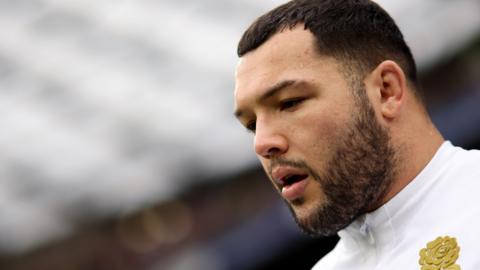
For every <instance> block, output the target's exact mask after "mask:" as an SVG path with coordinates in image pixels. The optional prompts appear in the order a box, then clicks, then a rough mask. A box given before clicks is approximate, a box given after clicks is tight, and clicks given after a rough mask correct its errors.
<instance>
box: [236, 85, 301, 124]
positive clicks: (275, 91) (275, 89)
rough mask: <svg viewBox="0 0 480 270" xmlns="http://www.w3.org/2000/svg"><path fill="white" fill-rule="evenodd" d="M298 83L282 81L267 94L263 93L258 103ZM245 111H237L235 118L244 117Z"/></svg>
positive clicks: (267, 91)
mask: <svg viewBox="0 0 480 270" xmlns="http://www.w3.org/2000/svg"><path fill="white" fill-rule="evenodd" d="M295 83H297V81H296V80H285V81H281V82H279V83H276V84H275V85H273V86H272V87H270V88H268V89H267V90H266V91H265V93H263V94H262V95H261V96H260V97H259V98H257V102H258V103H260V102H263V101H264V100H266V99H268V98H270V97H272V96H274V95H276V94H278V93H279V92H281V91H283V90H285V89H286V88H288V87H290V86H291V85H293V84H295ZM242 114H243V111H242V110H236V111H235V113H234V115H235V117H237V118H239V117H240V116H242Z"/></svg>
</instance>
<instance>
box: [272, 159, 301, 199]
mask: <svg viewBox="0 0 480 270" xmlns="http://www.w3.org/2000/svg"><path fill="white" fill-rule="evenodd" d="M293 175H301V176H305V177H303V178H302V179H301V180H299V181H296V182H294V183H292V184H287V183H286V179H287V178H288V177H290V176H293ZM308 178H309V175H308V173H305V172H304V171H303V170H301V169H297V168H293V167H277V168H275V169H274V170H272V179H273V181H274V183H275V184H276V186H277V187H278V189H279V190H280V191H281V194H282V197H283V198H285V199H286V200H288V201H293V200H295V199H298V198H300V197H301V196H303V194H304V192H305V188H306V186H307V183H308Z"/></svg>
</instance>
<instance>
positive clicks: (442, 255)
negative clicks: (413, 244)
mask: <svg viewBox="0 0 480 270" xmlns="http://www.w3.org/2000/svg"><path fill="white" fill-rule="evenodd" d="M459 254H460V247H459V246H458V245H457V240H456V239H455V238H454V237H449V236H445V237H437V239H435V240H433V241H432V242H430V243H428V244H427V247H426V248H422V250H420V260H419V261H418V262H419V263H420V265H421V266H422V268H421V270H461V269H460V266H459V265H458V264H455V262H456V261H457V259H458V256H459Z"/></svg>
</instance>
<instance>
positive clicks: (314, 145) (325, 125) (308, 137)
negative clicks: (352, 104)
mask: <svg viewBox="0 0 480 270" xmlns="http://www.w3.org/2000/svg"><path fill="white" fill-rule="evenodd" d="M342 123H345V119H342V117H341V116H340V114H339V113H337V112H335V111H330V112H327V111H319V112H317V113H316V114H311V115H304V116H303V117H299V118H298V119H297V121H296V129H295V132H294V136H295V137H296V147H297V148H298V149H299V150H300V151H301V152H303V155H308V156H305V158H307V159H311V158H315V159H313V162H315V160H318V158H319V156H320V157H329V156H331V154H332V152H333V151H334V149H335V145H338V142H339V140H340V139H341V137H342V131H343V130H344V129H345V128H346V127H345V125H344V124H342ZM321 159H322V158H320V160H321ZM311 162H312V160H310V163H311ZM312 165H313V164H312Z"/></svg>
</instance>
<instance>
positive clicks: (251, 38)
mask: <svg viewBox="0 0 480 270" xmlns="http://www.w3.org/2000/svg"><path fill="white" fill-rule="evenodd" d="M299 24H304V26H305V28H306V29H308V30H309V31H310V32H311V33H312V34H313V35H314V36H315V38H316V41H317V43H316V47H317V50H318V52H319V53H320V54H321V55H326V56H332V57H334V58H336V59H337V60H339V61H340V62H341V63H342V66H343V68H345V69H346V71H347V72H348V73H349V74H352V72H355V74H356V75H360V76H361V77H363V76H365V75H366V74H367V73H368V72H370V71H371V70H373V69H374V68H375V67H376V66H377V65H378V64H380V63H381V62H382V61H384V60H393V61H395V62H397V64H399V65H400V67H401V68H402V69H403V71H404V72H405V74H406V76H407V79H408V80H409V81H410V83H412V85H414V86H417V84H418V83H417V71H416V67H415V61H414V59H413V56H412V54H411V52H410V49H409V47H408V46H407V44H406V43H405V41H404V39H403V35H402V33H401V32H400V30H399V29H398V27H397V25H396V24H395V22H394V21H393V19H392V18H391V17H390V16H389V15H388V13H387V12H386V11H385V10H383V9H382V8H381V7H380V6H379V5H378V4H376V3H374V2H372V1H369V0H293V1H290V2H288V3H286V4H284V5H281V6H279V7H278V8H276V9H273V10H271V11H270V12H268V13H266V14H264V15H263V16H261V17H259V18H258V19H257V20H256V21H255V22H254V23H253V24H252V25H251V26H250V27H249V28H248V29H247V31H246V32H245V33H244V34H243V36H242V38H241V40H240V42H239V45H238V51H237V53H238V56H239V57H242V56H243V55H245V54H247V53H248V52H250V51H253V50H255V49H256V48H258V47H260V46H261V45H262V44H263V43H264V42H266V41H267V40H268V39H269V38H270V37H271V36H272V35H274V34H275V33H278V32H280V31H282V30H284V29H286V28H290V29H291V28H293V27H295V26H296V25H299ZM415 88H417V87H415ZM417 94H418V93H417Z"/></svg>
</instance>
